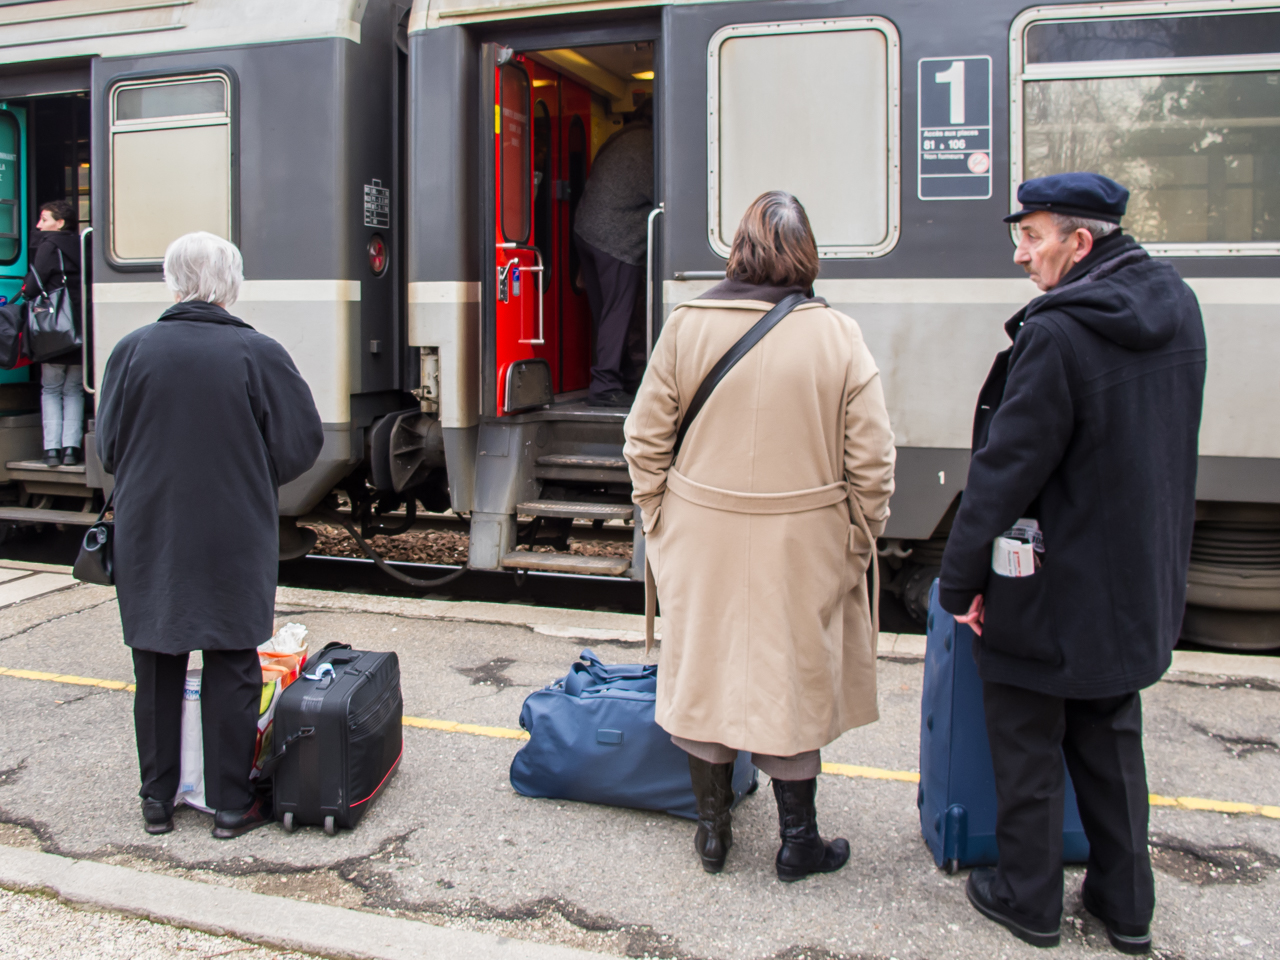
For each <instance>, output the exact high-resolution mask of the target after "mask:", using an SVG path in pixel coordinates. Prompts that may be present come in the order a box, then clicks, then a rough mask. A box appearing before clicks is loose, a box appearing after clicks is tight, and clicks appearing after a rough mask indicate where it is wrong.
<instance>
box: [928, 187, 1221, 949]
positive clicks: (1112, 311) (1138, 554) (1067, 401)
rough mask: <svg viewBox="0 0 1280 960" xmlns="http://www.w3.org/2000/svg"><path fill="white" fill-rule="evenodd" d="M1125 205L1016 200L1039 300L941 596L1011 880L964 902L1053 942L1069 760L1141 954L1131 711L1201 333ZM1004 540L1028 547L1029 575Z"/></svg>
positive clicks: (1140, 863)
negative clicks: (957, 634) (979, 736)
mask: <svg viewBox="0 0 1280 960" xmlns="http://www.w3.org/2000/svg"><path fill="white" fill-rule="evenodd" d="M1128 197H1129V191H1128V190H1127V189H1125V188H1124V187H1123V186H1121V185H1120V184H1118V183H1116V182H1115V181H1113V180H1110V179H1108V178H1106V177H1103V176H1100V175H1098V174H1095V173H1063V174H1057V175H1054V176H1048V177H1041V178H1039V179H1036V180H1029V181H1027V182H1026V183H1024V184H1022V186H1021V187H1020V188H1019V189H1018V200H1019V201H1020V202H1021V204H1022V209H1021V210H1020V211H1018V212H1017V213H1015V214H1013V215H1012V216H1010V217H1008V218H1006V219H1007V220H1008V221H1009V222H1011V223H1014V224H1016V225H1017V230H1018V235H1019V242H1018V248H1017V253H1016V254H1015V255H1014V260H1015V262H1017V263H1018V264H1019V265H1021V266H1022V267H1023V269H1024V270H1026V272H1027V275H1028V276H1029V277H1030V278H1031V280H1032V281H1034V283H1035V284H1036V286H1037V287H1039V288H1040V289H1041V290H1042V291H1044V293H1043V295H1042V296H1040V297H1037V298H1036V299H1034V300H1032V301H1031V302H1030V303H1029V304H1028V305H1027V306H1026V307H1024V308H1023V309H1022V310H1020V311H1018V312H1017V313H1016V314H1014V316H1013V317H1012V319H1010V320H1009V321H1008V322H1006V323H1005V325H1004V328H1005V332H1006V333H1007V334H1008V335H1009V337H1010V339H1011V340H1012V341H1013V345H1012V346H1011V347H1010V348H1009V349H1007V350H1005V351H1003V352H1002V353H1000V354H998V355H997V356H996V359H995V364H994V365H993V366H992V369H991V372H990V374H989V375H988V376H987V381H986V383H985V385H984V386H983V388H982V391H981V393H980V394H979V396H978V409H977V413H976V416H975V419H974V427H973V457H972V460H971V462H970V466H969V477H968V481H967V483H966V485H965V490H964V494H963V498H962V500H961V502H960V508H959V511H958V512H957V514H956V517H955V521H954V523H953V525H952V528H951V535H950V537H949V539H948V541H947V546H946V552H945V553H944V554H943V558H942V575H941V583H940V587H939V593H938V597H939V602H940V603H941V605H942V607H943V608H944V609H945V610H947V611H949V612H951V613H953V614H956V615H957V619H958V620H960V621H962V622H965V623H969V624H971V625H972V626H973V629H974V632H975V634H978V635H979V636H978V637H977V639H976V640H975V645H974V650H975V658H976V660H977V663H978V673H979V675H980V676H981V678H982V681H983V699H984V710H985V713H986V725H987V733H988V736H989V738H990V742H991V756H992V760H993V761H994V764H995V778H996V796H997V822H996V840H997V844H998V848H999V862H998V864H997V865H996V867H994V868H983V869H976V870H974V871H973V872H972V874H970V876H969V880H968V884H967V887H966V891H967V893H968V897H969V900H970V902H971V903H972V904H973V906H974V907H975V908H977V910H978V911H979V912H981V913H983V914H984V915H986V916H987V917H988V918H990V919H991V920H994V921H996V922H997V923H1000V924H1003V925H1004V926H1006V927H1007V928H1008V929H1009V930H1010V931H1011V932H1012V933H1013V934H1014V935H1015V936H1017V937H1020V938H1021V939H1023V940H1025V941H1027V942H1028V943H1031V944H1034V945H1036V946H1041V947H1048V946H1055V945H1057V943H1058V942H1059V924H1060V920H1061V916H1062V908H1063V875H1062V822H1063V805H1064V795H1065V793H1064V792H1065V777H1064V774H1063V758H1064V757H1065V759H1066V768H1067V770H1069V771H1070V773H1071V780H1072V782H1073V784H1074V786H1075V791H1076V798H1077V801H1078V803H1079V808H1080V817H1081V820H1082V821H1083V824H1084V829H1085V834H1086V836H1087V837H1088V840H1089V862H1088V867H1087V870H1086V873H1085V879H1084V885H1083V888H1082V896H1083V902H1084V907H1085V909H1086V910H1088V911H1089V912H1090V913H1092V914H1093V915H1094V916H1096V917H1098V918H1099V919H1100V920H1101V921H1102V922H1103V924H1104V925H1105V927H1106V930H1107V934H1108V937H1109V938H1110V940H1111V943H1112V945H1113V946H1115V947H1116V948H1117V949H1119V950H1121V951H1123V952H1125V953H1134V954H1137V953H1145V952H1147V951H1148V950H1150V947H1151V927H1150V925H1151V917H1152V913H1153V910H1154V907H1155V892H1154V886H1153V881H1152V874H1151V861H1150V857H1149V856H1148V852H1147V821H1148V809H1147V778H1146V766H1145V760H1144V757H1143V750H1142V701H1141V696H1140V691H1141V690H1142V689H1143V688H1144V687H1147V686H1150V685H1151V684H1153V683H1155V682H1156V681H1157V680H1159V679H1160V677H1161V675H1163V674H1164V672H1165V670H1167V669H1168V667H1169V664H1170V661H1171V654H1172V650H1173V646H1174V644H1175V643H1176V641H1177V639H1178V634H1179V632H1180V629H1181V625H1182V613H1183V604H1184V601H1185V598H1186V583H1187V564H1188V562H1189V558H1190V551H1191V529H1192V524H1193V522H1194V519H1195V485H1196V458H1197V437H1198V434H1199V429H1200V412H1201V403H1202V399H1203V394H1204V378H1205V334H1204V324H1203V322H1202V320H1201V317H1200V307H1199V304H1198V303H1197V302H1196V298H1195V295H1194V294H1193V293H1192V292H1191V289H1190V288H1189V287H1188V286H1187V285H1186V284H1185V283H1184V282H1183V281H1182V279H1181V277H1179V275H1178V273H1177V271H1176V270H1175V269H1174V268H1173V266H1172V265H1170V264H1169V263H1166V262H1161V261H1157V260H1153V259H1152V258H1151V257H1149V256H1148V255H1147V253H1146V251H1144V250H1143V249H1142V247H1141V246H1139V245H1138V243H1137V242H1136V241H1135V240H1134V239H1133V238H1132V237H1130V236H1127V235H1125V234H1124V233H1123V232H1122V231H1121V230H1120V228H1119V223H1120V219H1121V217H1122V216H1123V215H1124V212H1125V207H1126V205H1127V202H1128ZM1010 541H1012V542H1013V543H1014V544H1017V543H1019V542H1021V543H1023V544H1031V549H1030V550H1027V549H1025V547H1024V548H1022V549H1021V550H1020V551H1019V552H1020V557H1019V558H1018V559H1019V566H1017V567H1015V565H1014V564H1013V562H1012V560H1011V559H1010V557H1011V556H1012V550H1017V549H1018V548H1016V547H1014V548H1012V550H1011V547H1010ZM1028 557H1030V562H1025V561H1027V560H1028ZM1009 574H1014V575H1009Z"/></svg>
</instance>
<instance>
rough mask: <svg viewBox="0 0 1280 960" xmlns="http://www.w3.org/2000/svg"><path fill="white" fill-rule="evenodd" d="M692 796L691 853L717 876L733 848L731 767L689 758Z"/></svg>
mask: <svg viewBox="0 0 1280 960" xmlns="http://www.w3.org/2000/svg"><path fill="white" fill-rule="evenodd" d="M689 775H690V777H691V778H692V779H693V796H694V798H695V799H696V800H697V801H698V832H697V833H695V834H694V835H693V849H695V850H697V851H698V856H699V857H701V858H702V869H703V870H705V871H707V873H719V872H720V871H721V870H723V869H724V858H725V857H726V856H727V855H728V853H729V848H730V847H731V846H733V814H732V813H730V808H731V807H732V806H733V764H732V763H707V761H705V760H699V759H698V758H697V757H695V756H694V755H693V754H689Z"/></svg>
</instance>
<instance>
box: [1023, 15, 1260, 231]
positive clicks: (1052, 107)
mask: <svg viewBox="0 0 1280 960" xmlns="http://www.w3.org/2000/svg"><path fill="white" fill-rule="evenodd" d="M1215 6H1217V5H1215V4H1205V9H1204V10H1203V11H1195V12H1194V13H1190V14H1188V15H1186V16H1161V17H1143V18H1127V19H1108V20H1100V19H1090V18H1089V15H1090V14H1092V15H1094V16H1095V17H1096V13H1097V11H1098V8H1097V7H1091V8H1085V7H1079V8H1075V7H1048V8H1039V9H1038V10H1032V11H1028V12H1027V13H1025V14H1023V15H1022V16H1021V17H1019V18H1018V20H1016V21H1015V22H1014V29H1013V34H1012V36H1011V47H1012V52H1013V57H1012V58H1011V60H1012V64H1013V70H1012V78H1011V79H1012V109H1011V111H1010V119H1011V128H1012V129H1011V134H1012V137H1011V139H1012V143H1011V153H1012V157H1011V159H1012V163H1011V165H1010V167H1011V171H1010V172H1011V175H1012V176H1011V184H1010V188H1011V198H1010V202H1011V203H1016V190H1017V184H1018V183H1020V182H1021V181H1022V180H1024V179H1029V178H1032V177H1039V176H1045V175H1047V174H1051V173H1060V172H1065V171H1069V170H1093V171H1096V172H1098V173H1102V174H1105V175H1106V176H1109V177H1112V178H1113V179H1115V180H1118V181H1120V182H1121V183H1123V184H1124V185H1125V186H1126V187H1128V188H1129V190H1130V193H1131V197H1130V201H1129V210H1128V214H1127V215H1126V217H1125V220H1124V227H1125V229H1126V231H1128V232H1129V233H1132V234H1133V235H1134V237H1136V238H1137V239H1138V240H1139V241H1141V242H1142V243H1143V244H1144V245H1145V246H1146V247H1147V248H1148V249H1149V250H1151V251H1152V252H1153V253H1156V254H1159V255H1163V256H1179V255H1180V256H1213V255H1236V256H1238V255H1242V254H1259V255H1275V254H1277V253H1280V12H1273V11H1262V12H1244V13H1231V14H1227V13H1221V14H1220V13H1216V12H1215V9H1214V8H1215ZM1037 17H1039V18H1043V21H1044V22H1037Z"/></svg>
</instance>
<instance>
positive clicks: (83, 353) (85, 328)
mask: <svg viewBox="0 0 1280 960" xmlns="http://www.w3.org/2000/svg"><path fill="white" fill-rule="evenodd" d="M91 233H93V227H85V228H84V231H83V232H82V233H81V234H80V363H81V367H80V383H81V385H82V386H83V387H84V392H85V393H87V394H90V395H96V394H97V393H98V391H97V388H95V387H91V386H89V370H90V366H89V360H90V357H89V269H88V265H87V264H86V263H85V260H84V238H85V237H87V236H88V235H89V234H91Z"/></svg>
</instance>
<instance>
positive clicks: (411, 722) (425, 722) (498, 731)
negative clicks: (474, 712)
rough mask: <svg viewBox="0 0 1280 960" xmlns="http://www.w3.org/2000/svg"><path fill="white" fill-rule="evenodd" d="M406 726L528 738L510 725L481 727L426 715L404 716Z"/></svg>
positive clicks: (523, 732)
mask: <svg viewBox="0 0 1280 960" xmlns="http://www.w3.org/2000/svg"><path fill="white" fill-rule="evenodd" d="M401 723H403V724H404V725H405V726H406V727H423V728H424V729H427V730H443V731H444V732H445V733H469V734H471V735H472V736H474V737H495V738H498V739H502V740H528V739H529V734H528V733H526V732H525V731H524V730H512V729H511V728H510V727H481V726H478V725H477V724H474V723H458V722H457V721H456V720H429V719H427V718H426V717H404V718H403V719H402V720H401Z"/></svg>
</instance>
